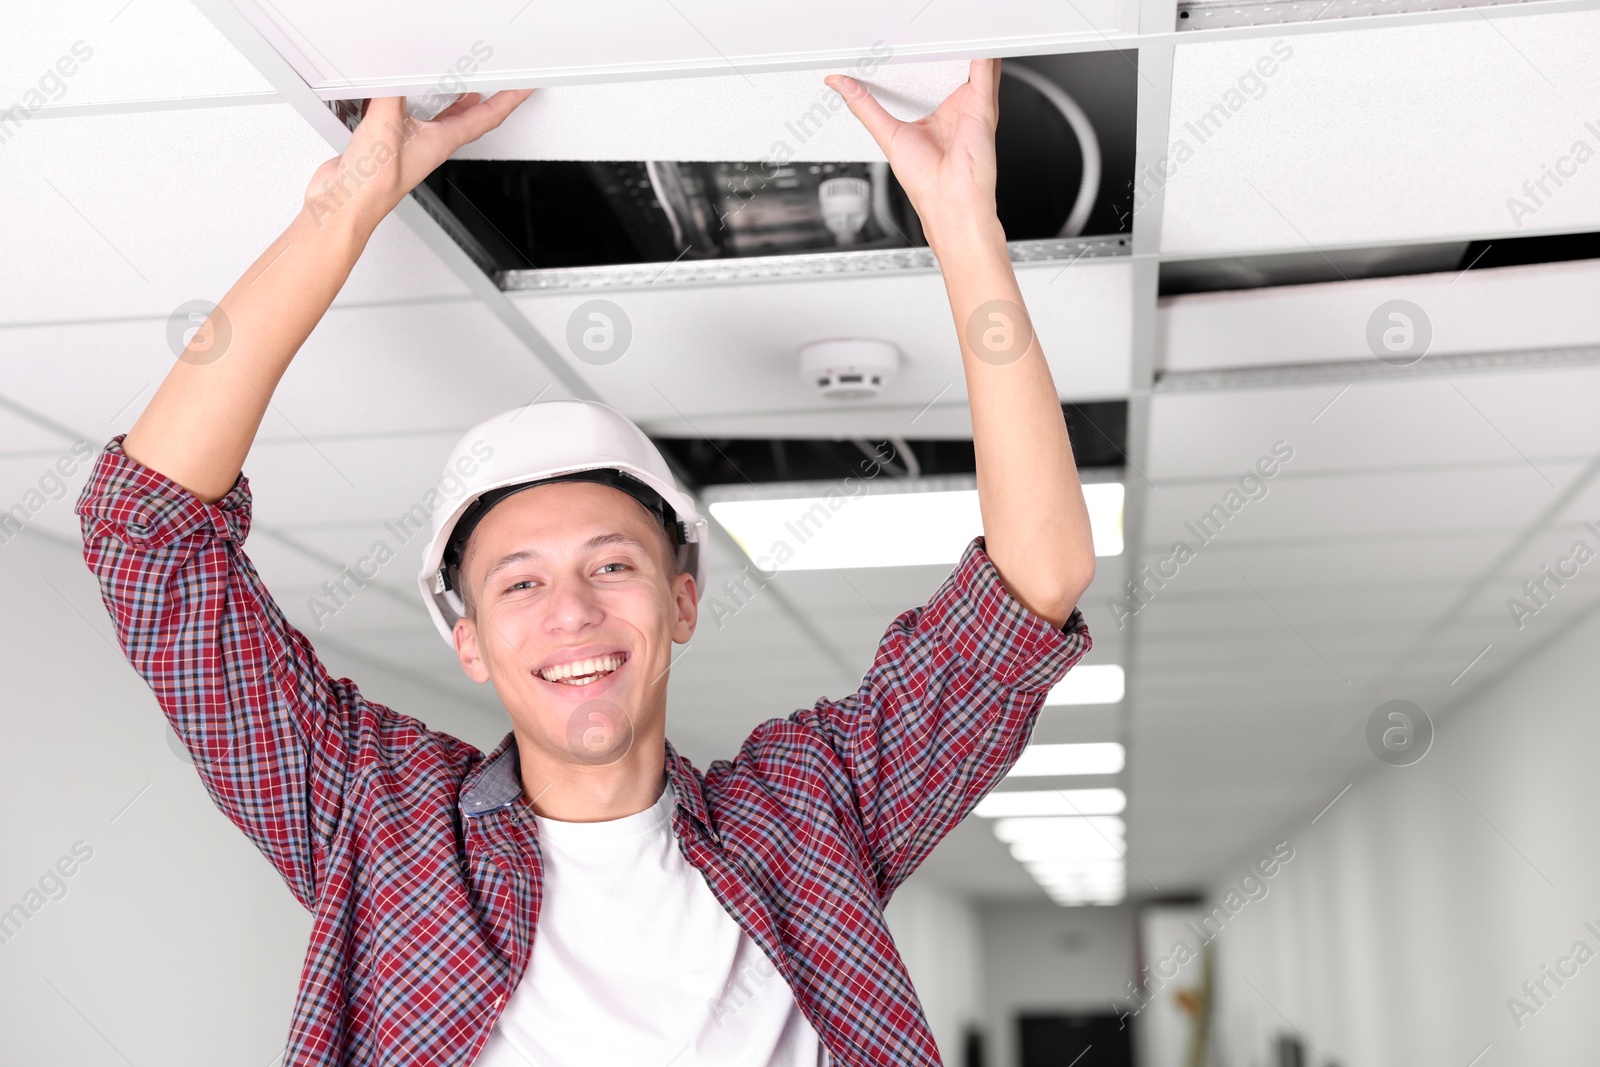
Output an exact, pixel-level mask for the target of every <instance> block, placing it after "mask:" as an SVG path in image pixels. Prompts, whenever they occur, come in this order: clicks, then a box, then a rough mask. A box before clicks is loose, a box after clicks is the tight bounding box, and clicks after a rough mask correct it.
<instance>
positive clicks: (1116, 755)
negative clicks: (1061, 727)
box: [1006, 741, 1127, 778]
mask: <svg viewBox="0 0 1600 1067" xmlns="http://www.w3.org/2000/svg"><path fill="white" fill-rule="evenodd" d="M1126 758H1127V754H1126V751H1125V750H1124V749H1123V747H1122V746H1121V745H1120V744H1118V743H1117V742H1115V741H1092V742H1086V743H1079V744H1061V745H1029V746H1028V747H1027V748H1025V749H1023V750H1022V755H1021V756H1019V757H1018V758H1017V762H1016V763H1014V764H1013V765H1012V767H1011V772H1010V773H1009V774H1007V775H1006V777H1007V778H1028V777H1035V776H1039V775H1046V774H1116V773H1117V772H1118V771H1120V770H1122V768H1123V765H1124V763H1125V762H1126Z"/></svg>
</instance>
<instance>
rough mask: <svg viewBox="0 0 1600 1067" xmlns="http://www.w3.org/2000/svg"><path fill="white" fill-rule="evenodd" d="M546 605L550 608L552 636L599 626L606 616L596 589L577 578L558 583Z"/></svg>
mask: <svg viewBox="0 0 1600 1067" xmlns="http://www.w3.org/2000/svg"><path fill="white" fill-rule="evenodd" d="M546 605H547V606H548V609H549V615H548V616H547V618H546V626H547V627H548V628H549V629H550V631H551V632H553V633H576V632H578V631H579V630H582V629H584V628H585V627H588V626H595V625H598V624H599V622H600V621H601V619H603V618H604V617H605V612H604V610H603V609H602V608H601V606H600V601H599V598H598V597H597V596H596V595H595V590H594V588H593V587H592V586H591V585H590V584H589V583H588V582H586V581H583V580H581V579H580V578H576V577H564V578H561V579H559V580H557V581H556V583H555V586H554V588H552V589H551V590H550V596H549V598H548V599H547V600H546Z"/></svg>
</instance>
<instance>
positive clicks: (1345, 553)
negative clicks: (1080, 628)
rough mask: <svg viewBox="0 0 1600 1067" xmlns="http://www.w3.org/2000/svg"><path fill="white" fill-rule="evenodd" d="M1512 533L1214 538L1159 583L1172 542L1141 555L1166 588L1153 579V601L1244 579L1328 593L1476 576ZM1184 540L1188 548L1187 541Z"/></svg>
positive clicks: (1232, 586)
mask: <svg viewBox="0 0 1600 1067" xmlns="http://www.w3.org/2000/svg"><path fill="white" fill-rule="evenodd" d="M1176 536H1181V534H1177V535H1176ZM1512 536H1513V534H1512V533H1511V532H1510V531H1506V532H1503V533H1496V534H1479V535H1472V534H1465V533H1462V534H1457V533H1453V532H1452V533H1450V534H1447V535H1446V536H1418V537H1405V538H1390V537H1372V538H1363V539H1360V540H1320V541H1314V542H1310V543H1305V544H1291V545H1277V544H1270V543H1269V544H1263V543H1261V542H1259V541H1251V542H1239V543H1235V544H1231V545H1230V544H1227V543H1224V542H1221V541H1218V542H1215V543H1213V544H1212V545H1211V546H1209V547H1208V549H1207V551H1204V552H1201V553H1199V554H1197V555H1196V556H1195V557H1194V558H1193V559H1191V560H1189V562H1187V563H1184V564H1182V565H1181V566H1178V567H1177V568H1176V569H1177V573H1176V574H1175V575H1172V576H1171V577H1170V578H1163V577H1162V572H1161V571H1160V570H1154V569H1153V564H1155V563H1159V562H1160V560H1161V559H1163V558H1164V557H1166V556H1168V555H1169V553H1170V552H1171V549H1172V541H1171V540H1168V541H1154V540H1152V541H1151V542H1149V543H1148V547H1147V549H1146V552H1145V555H1144V556H1143V557H1142V558H1143V559H1144V560H1145V561H1146V564H1147V565H1152V572H1151V573H1154V575H1155V577H1157V578H1162V580H1163V583H1164V584H1163V585H1162V587H1160V588H1158V589H1157V588H1156V587H1155V585H1154V583H1153V582H1151V588H1152V589H1155V590H1156V595H1157V596H1165V595H1166V594H1167V593H1174V594H1180V593H1181V594H1190V595H1203V594H1206V593H1211V592H1217V591H1221V590H1237V589H1241V588H1246V586H1245V584H1244V580H1245V579H1246V578H1249V579H1250V580H1251V581H1254V582H1256V583H1257V584H1258V585H1262V586H1263V587H1265V586H1267V585H1271V586H1273V587H1275V588H1302V589H1319V590H1323V591H1328V592H1332V591H1335V590H1337V589H1339V588H1341V587H1349V586H1385V585H1389V584H1392V583H1396V582H1416V581H1422V582H1442V581H1451V580H1465V579H1468V578H1471V577H1475V576H1476V575H1478V574H1479V573H1481V572H1482V570H1483V568H1484V567H1485V566H1487V565H1488V564H1489V562H1490V561H1491V560H1493V559H1494V558H1495V557H1496V555H1497V554H1498V553H1499V552H1500V551H1501V550H1502V549H1503V548H1504V547H1505V546H1506V544H1508V543H1509V542H1510V540H1511V538H1512ZM1190 543H1191V544H1192V543H1193V540H1192V538H1191V541H1190ZM1172 569H1173V568H1172V565H1168V566H1167V567H1166V568H1165V570H1167V571H1169V572H1170V571H1171V570H1172ZM1141 577H1143V576H1142V575H1141ZM1145 580H1146V581H1149V579H1145Z"/></svg>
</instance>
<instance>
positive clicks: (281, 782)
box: [77, 92, 527, 908]
mask: <svg viewBox="0 0 1600 1067" xmlns="http://www.w3.org/2000/svg"><path fill="white" fill-rule="evenodd" d="M526 95H527V94H526V93H525V92H524V93H514V94H506V93H502V94H497V95H496V96H495V97H494V98H492V99H491V100H490V101H488V102H487V103H482V104H477V105H474V104H473V103H472V101H471V99H470V98H468V99H467V100H465V101H463V102H462V103H461V104H459V105H458V106H456V107H454V108H452V109H451V110H452V111H453V112H454V115H453V116H448V115H447V117H445V118H443V119H436V120H434V122H435V123H441V122H442V123H443V125H433V124H428V123H424V124H421V128H420V129H418V128H414V127H413V131H414V132H413V133H412V135H411V139H410V142H409V144H406V143H405V138H406V134H405V132H404V131H403V130H402V128H401V126H400V117H401V103H402V102H401V101H400V100H399V99H394V100H379V101H374V102H373V105H372V110H371V111H369V113H368V115H367V118H366V119H365V120H364V121H363V122H362V123H361V126H360V128H359V129H357V130H356V131H355V135H354V137H353V139H352V141H351V143H350V146H349V149H348V150H347V151H346V152H345V153H344V155H343V156H341V157H336V158H334V159H331V160H329V161H328V162H327V163H326V164H324V165H323V167H322V168H321V169H319V170H318V172H317V175H316V177H315V178H314V179H313V180H312V185H311V191H310V192H309V193H308V194H307V198H306V206H305V208H304V209H303V210H302V211H301V212H300V213H299V214H298V215H297V217H296V218H295V220H294V222H293V223H292V224H291V225H290V226H289V228H288V229H287V230H286V231H285V232H284V234H283V235H282V236H281V237H279V238H278V240H277V241H275V242H274V243H273V245H272V247H271V248H269V249H268V250H267V252H266V253H265V254H264V255H263V256H262V257H261V259H260V260H259V261H258V262H257V263H256V264H255V265H254V266H253V267H252V268H251V269H250V271H249V272H248V273H246V274H245V276H244V277H243V278H241V279H240V280H239V281H238V283H237V284H236V285H234V287H233V288H232V289H231V290H229V292H228V294H227V295H226V296H225V297H224V298H223V300H222V302H221V304H220V305H219V310H218V311H216V312H213V314H212V316H211V317H210V318H209V319H208V320H207V322H206V323H205V324H204V325H203V327H202V329H201V330H200V332H199V333H198V334H197V335H196V337H195V339H194V341H192V342H191V344H190V345H189V347H188V349H187V350H186V352H185V353H184V357H183V359H182V360H180V361H179V362H178V363H177V364H176V365H175V366H174V367H173V369H172V371H171V372H170V373H169V374H168V376H167V378H166V380H165V381H164V382H163V383H162V386H161V388H160V390H159V391H158V392H157V393H156V396H155V398H154V399H153V400H152V401H151V403H150V405H149V406H148V407H147V408H146V410H145V412H144V413H143V415H142V416H141V417H140V418H139V420H138V423H137V424H136V425H135V427H134V429H133V431H132V432H131V433H129V434H127V435H125V436H119V437H115V438H113V439H112V440H111V441H110V442H109V443H108V444H107V445H106V447H105V449H104V451H103V452H102V453H101V455H100V456H99V458H98V460H97V461H96V464H95V467H94V470H93V472H92V474H91V477H90V479H89V483H88V484H87V485H86V486H85V487H84V490H83V493H82V495H81V496H80V497H79V500H78V504H77V513H78V515H79V516H81V518H82V525H83V545H84V560H85V562H86V563H87V564H88V566H89V569H90V571H91V572H92V573H93V574H94V575H95V577H96V579H97V580H98V581H99V583H100V591H101V597H102V599H103V600H104V602H105V605H106V610H107V611H108V612H109V614H110V616H111V619H112V622H113V623H114V624H115V626H116V629H117V637H118V640H119V641H120V642H121V645H122V649H123V652H124V654H125V655H126V656H127V658H128V662H129V663H130V664H132V666H133V667H134V669H135V670H137V671H138V672H139V673H140V675H142V676H143V677H144V679H145V680H146V682H148V683H149V685H150V688H151V691H152V692H153V693H154V694H155V697H156V701H157V703H158V704H159V705H160V706H161V710H162V712H163V713H164V714H165V715H166V717H167V720H168V722H169V723H170V724H171V725H172V728H173V730H174V731H175V732H176V733H177V735H178V737H179V738H180V739H181V740H182V741H183V743H184V745H185V747H186V748H187V749H188V751H189V752H190V753H191V755H193V757H194V765H195V770H196V772H197V773H198V774H199V776H200V779H201V781H202V782H203V783H204V785H205V788H206V791H207V792H208V793H209V794H210V796H211V798H212V800H213V801H214V802H215V803H216V805H217V807H218V808H219V809H220V810H221V811H222V812H223V813H224V814H225V815H226V816H227V817H228V818H229V819H230V820H232V821H233V822H234V824H235V825H237V826H238V827H239V828H240V829H241V830H242V831H243V832H244V833H245V834H246V835H247V836H249V838H250V839H251V840H252V841H253V842H254V843H255V844H256V846H257V847H258V848H259V849H260V850H261V852H262V853H263V855H265V856H266V857H267V858H268V859H269V860H270V861H271V862H272V864H273V866H274V867H276V868H277V870H278V871H279V873H280V874H281V875H282V876H283V878H284V880H285V882H286V883H287V884H288V885H289V887H290V889H291V890H292V891H293V892H294V894H295V896H296V898H297V899H298V900H299V901H300V902H301V903H302V904H303V905H305V906H306V907H307V908H311V907H313V906H314V905H315V903H316V901H317V899H318V897H319V894H320V891H321V886H322V883H323V881H324V872H325V867H326V858H327V855H328V853H329V850H330V848H331V842H332V841H333V838H334V836H335V833H336V831H337V830H338V828H339V827H340V826H341V825H342V824H343V806H344V802H345V795H346V792H347V788H346V787H347V784H348V783H349V782H350V780H351V777H352V775H353V774H355V773H356V772H357V770H358V768H359V766H360V764H361V762H362V758H361V753H362V752H363V751H365V752H366V753H367V758H368V759H371V760H376V759H380V758H384V754H388V755H390V756H392V754H393V753H397V752H403V751H408V750H411V749H413V748H415V747H416V746H417V745H419V744H421V743H423V742H424V741H426V740H428V739H429V738H432V740H433V742H434V743H436V744H437V745H438V746H440V751H441V752H442V753H443V758H446V759H452V760H465V759H467V758H469V757H470V755H471V752H472V751H474V750H472V749H471V746H469V745H466V744H465V743H464V742H459V741H456V740H455V739H454V738H450V737H448V736H447V735H442V734H433V733H431V732H429V731H427V729H426V727H425V726H424V725H423V724H422V723H421V722H419V721H417V720H415V719H411V718H409V717H406V716H402V715H397V714H395V713H394V712H392V711H390V710H389V709H388V708H385V707H383V706H381V705H378V704H374V703H372V702H370V701H368V700H366V699H365V698H364V697H362V695H361V693H360V691H359V690H358V689H357V688H356V686H355V685H354V684H353V683H352V682H351V681H350V680H349V679H347V678H333V677H331V676H330V675H329V673H328V671H327V670H325V669H324V667H323V665H322V663H321V662H320V661H319V660H318V658H317V655H316V652H315V650H314V649H313V648H312V646H311V643H310V642H309V641H308V640H307V639H306V637H305V635H303V634H302V633H300V632H299V631H298V630H296V629H295V628H294V627H293V626H291V625H290V624H289V622H288V620H287V619H286V618H285V617H284V615H283V612H282V611H281V610H279V608H278V605H277V604H276V603H275V602H274V601H273V599H272V597H271V595H270V594H269V593H268V591H267V589H266V587H265V585H264V584H263V583H262V581H261V578H260V576H259V575H258V574H257V573H256V570H255V567H254V566H252V565H251V563H250V560H249V558H248V557H247V556H246V555H245V553H244V550H243V545H244V541H245V539H246V537H247V536H248V534H249V530H250V521H251V499H250V490H249V482H248V479H247V478H245V477H243V476H242V475H241V467H242V465H243V462H244V457H245V455H246V453H247V452H248V451H249V448H250V443H251V441H252V439H253V438H254V437H255V433H256V430H257V428H258V427H259V425H260V423H261V416H262V413H263V412H264V411H265V409H266V406H267V398H268V396H269V395H270V394H271V392H272V390H273V388H274V387H275V386H276V385H277V382H278V379H279V378H280V377H281V376H282V374H283V371H284V369H285V368H286V367H287V366H288V364H289V360H290V359H291V358H293V356H294V354H295V351H296V350H297V349H298V348H299V347H300V344H301V343H302V342H303V341H304V340H305V338H306V336H307V335H308V334H309V333H310V332H311V330H312V328H313V327H314V326H315V325H316V323H317V321H318V320H319V319H320V318H321V316H322V314H323V312H324V311H326V309H327V307H328V305H329V303H330V302H331V301H332V299H333V297H334V295H335V294H336V293H337V292H338V291H339V288H340V286H341V285H342V284H343V283H344V280H345V278H346V276H347V275H348V274H349V272H350V269H351V267H352V265H353V264H354V263H355V260H356V257H357V256H359V255H360V253H361V250H362V248H363V247H364V245H365V243H366V240H367V237H368V236H369V235H370V234H371V233H372V231H373V229H374V228H375V227H376V225H377V223H378V221H379V220H380V219H381V218H382V217H383V214H384V213H385V212H387V211H388V210H389V208H390V207H392V206H393V204H394V203H397V202H398V198H399V197H400V196H403V195H405V192H406V191H407V190H409V189H410V188H412V187H413V186H414V185H415V184H416V182H418V181H420V180H421V179H422V177H423V176H424V175H426V173H427V172H428V170H431V169H432V168H433V166H435V165H436V164H437V162H438V161H439V160H440V159H442V158H443V157H444V156H446V155H448V154H449V152H450V151H453V150H454V147H453V146H454V145H456V144H457V143H458V141H459V139H460V138H462V137H465V136H468V135H469V134H470V135H472V136H476V132H475V131H478V130H479V128H480V127H483V126H485V125H486V124H489V123H496V124H497V123H498V121H499V119H500V118H502V117H503V116H504V113H505V112H506V111H509V109H510V107H511V106H513V105H514V104H515V103H516V102H518V100H517V98H518V97H525V96H526ZM496 101H498V103H496ZM385 138H388V141H386V140H385ZM395 144H398V145H400V147H399V149H398V154H397V152H396V150H395V148H394V147H393V145H395ZM350 175H355V176H357V178H358V180H359V181H358V182H354V181H349V180H346V178H348V177H349V176H350ZM325 183H326V184H325Z"/></svg>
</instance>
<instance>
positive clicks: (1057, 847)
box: [985, 794, 1127, 907]
mask: <svg viewBox="0 0 1600 1067" xmlns="http://www.w3.org/2000/svg"><path fill="white" fill-rule="evenodd" d="M993 795H994V794H990V796H993ZM985 799H987V798H985ZM1124 832H1125V830H1124V824H1123V821H1122V820H1121V819H1120V818H1118V817H1117V816H1115V815H1087V816H1057V817H1051V816H1040V817H1006V818H1000V819H996V820H995V823H994V835H995V837H997V838H998V839H1000V840H1001V841H1003V842H1005V843H1006V845H1007V847H1008V848H1009V849H1010V851H1011V855H1012V856H1013V857H1014V858H1015V859H1016V860H1017V862H1019V863H1021V864H1022V866H1023V868H1024V869H1026V870H1027V872H1028V874H1029V875H1030V876H1031V877H1032V878H1033V880H1034V881H1035V882H1037V883H1038V884H1039V887H1040V888H1041V889H1043V890H1044V891H1045V893H1046V894H1048V895H1049V897H1050V899H1051V900H1053V901H1055V902H1056V903H1057V904H1060V905H1062V906H1063V907H1070V906H1074V905H1081V904H1120V903H1121V902H1122V900H1123V899H1124V897H1126V895H1127V870H1126V862H1125V861H1124V860H1123V858H1122V857H1123V854H1124V852H1125V851H1126V848H1125V846H1124V844H1123V835H1124Z"/></svg>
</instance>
